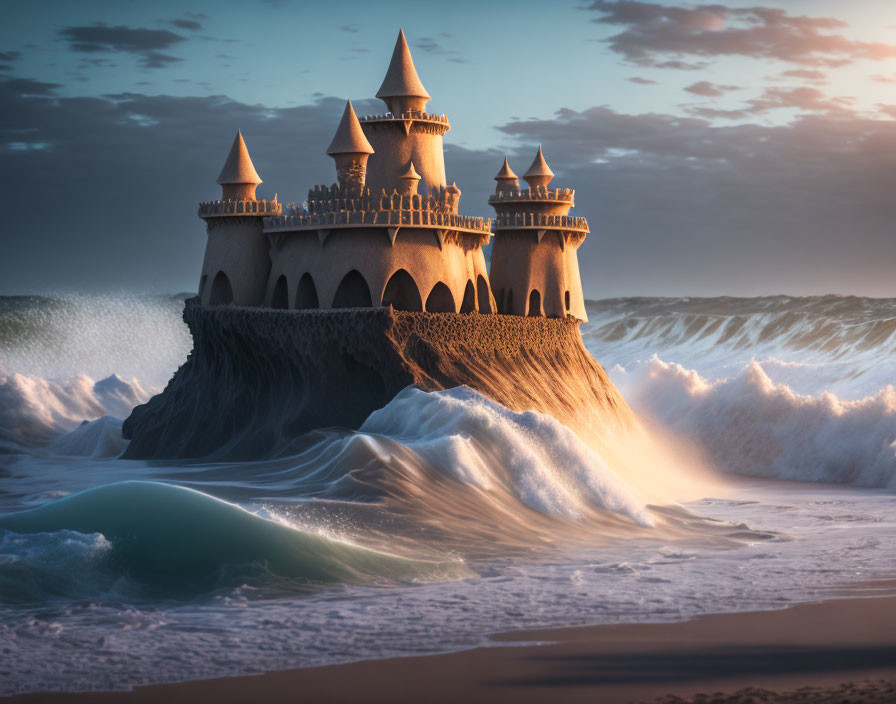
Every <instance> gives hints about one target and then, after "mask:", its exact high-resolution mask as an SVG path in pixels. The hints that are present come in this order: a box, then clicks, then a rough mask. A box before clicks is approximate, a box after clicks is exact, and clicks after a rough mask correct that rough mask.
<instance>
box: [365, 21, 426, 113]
mask: <svg viewBox="0 0 896 704" xmlns="http://www.w3.org/2000/svg"><path fill="white" fill-rule="evenodd" d="M376 97H377V98H382V99H383V100H385V101H386V104H387V105H390V101H389V100H388V99H389V98H422V99H423V101H424V102H425V101H426V100H429V99H430V95H429V93H427V92H426V88H424V87H423V83H421V82H420V77H419V76H418V75H417V69H416V68H414V59H413V58H411V50H410V49H409V48H408V43H407V41H406V40H405V38H404V30H402V29H399V30H398V40H397V41H396V42H395V49H394V50H393V51H392V60H391V61H390V62H389V69H388V70H387V71H386V77H385V78H384V79H383V84H382V85H381V86H380V89H379V90H378V91H377V92H376ZM390 107H391V105H390Z"/></svg>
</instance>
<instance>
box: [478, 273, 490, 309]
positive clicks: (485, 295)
mask: <svg viewBox="0 0 896 704" xmlns="http://www.w3.org/2000/svg"><path fill="white" fill-rule="evenodd" d="M476 294H477V295H478V296H479V312H480V313H491V312H492V298H491V295H490V294H491V291H489V288H488V284H487V283H486V281H485V277H484V276H483V275H482V274H480V275H479V278H478V279H476Z"/></svg>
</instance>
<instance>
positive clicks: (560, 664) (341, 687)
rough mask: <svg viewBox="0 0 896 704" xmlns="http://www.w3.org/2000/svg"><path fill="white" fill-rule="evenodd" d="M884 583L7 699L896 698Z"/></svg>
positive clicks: (269, 703) (606, 702)
mask: <svg viewBox="0 0 896 704" xmlns="http://www.w3.org/2000/svg"><path fill="white" fill-rule="evenodd" d="M880 591H881V587H880V586H875V585H870V586H866V587H860V588H857V589H852V590H850V591H849V592H846V593H844V595H842V596H839V597H838V598H834V599H832V600H829V601H824V602H821V603H816V604H807V605H801V606H796V607H793V608H789V609H786V610H782V611H763V612H751V613H737V614H718V615H709V616H702V617H699V618H696V619H694V620H691V621H685V622H679V623H661V624H627V625H613V626H593V627H580V628H564V629H552V630H543V631H528V632H518V633H508V634H501V635H497V636H495V637H494V638H493V641H494V643H495V644H494V645H493V646H490V647H483V648H476V649H472V650H467V651H463V652H457V653H450V654H445V655H428V656H421V657H413V658H394V659H386V660H368V661H363V662H356V663H349V664H345V665H334V666H329V667H320V668H309V669H298V670H288V671H281V672H270V673H267V674H263V675H259V676H251V677H234V678H226V679H215V680H201V681H194V682H184V683H179V684H170V685H157V686H150V687H140V688H137V689H136V690H134V691H132V692H106V693H96V692H94V693H80V694H73V693H68V694H62V693H59V694H50V693H45V694H28V695H21V696H17V697H12V698H8V699H4V700H2V701H5V702H20V703H26V702H27V703H30V704H37V703H44V702H46V703H58V704H86V703H87V702H91V703H92V702H98V703H102V704H118V703H121V704H148V703H150V702H153V703H155V702H165V703H166V704H181V703H184V704H186V703H187V702H189V703H190V704H192V703H194V702H218V703H220V704H225V703H231V702H232V703H235V702H265V703H266V704H279V703H281V702H284V703H285V702H297V701H303V702H392V703H398V702H409V703H410V702H414V703H419V702H514V703H515V704H527V703H529V702H532V703H535V702H591V703H593V702H600V703H602V704H611V703H614V702H642V701H659V702H663V703H664V704H668V703H671V702H681V701H686V702H691V701H693V702H704V703H708V702H716V703H719V704H722V703H725V704H728V703H731V704H735V703H738V704H739V703H746V702H791V701H792V702H804V703H805V702H817V703H819V704H820V703H827V702H838V704H842V703H843V702H852V703H857V702H875V703H876V702H881V703H882V702H894V701H896V629H894V625H896V598H893V597H880V596H877V594H879V593H880ZM806 688H809V689H806Z"/></svg>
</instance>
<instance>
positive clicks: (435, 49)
mask: <svg viewBox="0 0 896 704" xmlns="http://www.w3.org/2000/svg"><path fill="white" fill-rule="evenodd" d="M439 36H440V37H450V36H451V35H450V34H446V33H444V32H442V33H440V34H439ZM414 48H415V49H421V50H422V51H425V52H426V53H427V54H437V55H441V56H449V57H451V58H449V59H448V60H449V61H452V62H453V63H457V64H465V63H467V60H466V59H465V58H463V56H461V53H460V52H459V51H458V50H457V49H449V48H447V47H445V46H443V45H442V44H440V43H439V42H438V41H436V39H435V38H434V37H420V38H419V39H417V40H416V41H415V42H414Z"/></svg>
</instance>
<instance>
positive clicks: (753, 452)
mask: <svg viewBox="0 0 896 704" xmlns="http://www.w3.org/2000/svg"><path fill="white" fill-rule="evenodd" d="M610 376H611V378H612V379H613V380H614V382H615V383H616V384H617V385H618V386H619V387H620V389H621V390H622V392H623V394H624V395H625V397H626V399H627V400H628V401H629V403H630V404H631V405H632V407H633V408H634V409H635V410H636V412H638V413H640V414H641V415H643V416H647V417H650V418H652V419H654V420H655V421H657V422H658V423H659V424H661V425H662V426H663V427H665V428H669V429H671V430H672V431H674V432H676V433H678V434H680V435H682V436H684V437H687V438H690V439H692V440H694V441H695V442H697V443H698V444H699V446H700V447H702V448H703V449H704V450H705V451H706V453H707V455H708V456H709V458H710V461H711V464H712V465H713V466H715V467H717V468H719V469H722V470H724V471H726V472H731V473H735V474H743V475H748V476H757V477H773V478H776V479H786V480H797V481H808V482H835V483H844V484H853V485H856V486H865V487H891V488H892V487H896V390H894V388H893V386H892V385H887V386H885V387H884V388H882V389H880V390H879V391H877V392H876V393H874V394H872V395H869V396H867V397H865V398H862V399H859V400H855V401H846V400H842V399H840V398H838V397H837V396H836V395H834V394H833V393H830V392H825V393H821V394H817V395H811V394H798V393H796V392H795V391H794V390H793V389H791V388H790V387H789V386H787V385H786V384H783V383H776V382H775V381H773V380H772V379H771V378H770V376H769V375H768V374H767V373H766V370H765V368H764V365H762V364H760V363H758V362H751V363H749V364H747V365H746V366H745V367H744V368H743V369H742V370H741V371H740V372H739V373H737V374H736V375H734V376H731V377H726V378H722V379H715V380H713V379H707V378H706V377H704V376H702V375H701V374H699V373H698V372H697V371H695V370H693V369H687V368H686V367H684V366H682V365H680V364H676V363H672V362H664V361H662V360H660V359H659V358H658V357H656V356H654V357H653V358H652V359H650V360H649V361H647V362H644V363H641V364H638V365H633V366H631V367H630V368H629V369H628V370H626V369H623V368H622V367H618V366H617V367H616V368H614V369H613V370H611V373H610Z"/></svg>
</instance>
